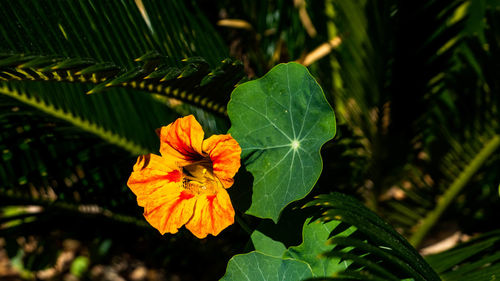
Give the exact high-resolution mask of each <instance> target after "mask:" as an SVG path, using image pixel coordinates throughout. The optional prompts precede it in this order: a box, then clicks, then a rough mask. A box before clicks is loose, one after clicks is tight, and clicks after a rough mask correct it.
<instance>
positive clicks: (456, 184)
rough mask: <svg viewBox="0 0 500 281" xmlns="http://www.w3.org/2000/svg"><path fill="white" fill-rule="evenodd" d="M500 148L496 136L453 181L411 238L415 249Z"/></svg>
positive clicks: (499, 139)
mask: <svg viewBox="0 0 500 281" xmlns="http://www.w3.org/2000/svg"><path fill="white" fill-rule="evenodd" d="M499 146H500V135H494V136H493V137H492V138H491V139H490V141H488V143H486V145H485V146H484V147H483V149H481V151H480V152H479V153H478V154H477V155H476V157H474V159H472V161H471V162H470V164H469V165H467V167H466V168H465V169H464V170H463V171H462V173H460V175H459V176H458V178H456V179H455V181H453V183H452V184H451V185H450V187H449V188H448V189H447V190H446V192H445V193H444V194H443V196H442V197H441V198H439V200H438V202H437V206H436V208H435V209H434V210H433V211H431V212H430V213H429V214H428V215H427V217H425V218H424V219H423V220H422V221H421V224H420V227H419V228H418V230H417V231H416V232H415V233H414V234H413V235H412V236H411V237H410V239H409V240H410V243H411V244H412V245H413V246H414V247H418V246H419V245H420V243H421V242H422V239H424V237H425V235H427V233H428V232H429V231H430V230H431V229H432V227H433V226H434V225H435V224H436V222H437V221H438V220H439V217H441V215H442V214H443V212H444V211H445V210H446V208H447V207H448V206H449V205H450V204H451V202H453V200H454V199H455V197H456V196H457V195H458V194H459V193H460V191H461V190H462V188H463V187H464V186H465V185H466V184H467V183H468V182H469V180H470V179H471V178H472V177H473V176H474V175H475V173H476V172H477V171H478V170H479V168H481V166H482V165H483V163H484V162H486V160H488V158H489V157H490V155H492V154H493V153H494V152H495V151H496V150H497V148H498V147H499Z"/></svg>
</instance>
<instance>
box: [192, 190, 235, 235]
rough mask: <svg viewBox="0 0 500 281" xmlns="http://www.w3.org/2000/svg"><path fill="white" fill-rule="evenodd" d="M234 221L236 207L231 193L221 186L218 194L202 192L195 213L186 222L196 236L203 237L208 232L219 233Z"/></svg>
mask: <svg viewBox="0 0 500 281" xmlns="http://www.w3.org/2000/svg"><path fill="white" fill-rule="evenodd" d="M233 223H234V209H233V205H232V204H231V199H230V198H229V194H228V193H227V191H226V190H225V189H223V188H222V187H220V188H219V189H218V193H217V194H213V195H210V194H201V195H200V196H199V197H198V198H197V200H196V206H195V208H194V214H193V217H192V218H191V220H190V221H189V222H188V223H187V224H186V228H187V229H189V230H190V231H191V232H192V233H193V234H194V235H195V236H196V237H198V238H200V239H202V238H205V237H206V236H207V234H212V235H214V236H216V235H218V234H219V233H220V232H221V231H222V230H224V229H225V228H226V227H228V226H230V225H231V224H233Z"/></svg>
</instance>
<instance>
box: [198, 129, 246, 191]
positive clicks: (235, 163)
mask: <svg viewBox="0 0 500 281" xmlns="http://www.w3.org/2000/svg"><path fill="white" fill-rule="evenodd" d="M203 152H205V153H207V154H208V155H209V156H210V160H211V161H212V163H213V172H214V174H215V175H216V176H217V178H219V180H220V181H221V182H222V184H223V185H224V187H225V188H229V187H231V186H232V185H233V182H234V180H233V177H234V175H235V174H236V172H238V169H239V168H240V155H241V148H240V145H239V144H238V142H237V141H236V140H235V139H233V137H231V135H230V134H227V135H213V136H211V137H209V138H208V139H206V140H204V141H203Z"/></svg>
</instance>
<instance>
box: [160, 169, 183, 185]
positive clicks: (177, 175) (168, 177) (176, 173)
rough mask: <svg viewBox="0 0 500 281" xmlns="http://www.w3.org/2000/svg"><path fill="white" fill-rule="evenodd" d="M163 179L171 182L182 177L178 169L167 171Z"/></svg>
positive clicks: (177, 180) (178, 180)
mask: <svg viewBox="0 0 500 281" xmlns="http://www.w3.org/2000/svg"><path fill="white" fill-rule="evenodd" d="M164 179H166V180H169V181H171V182H180V181H181V179H182V173H181V172H180V171H179V170H173V171H172V172H169V173H167V175H165V176H164Z"/></svg>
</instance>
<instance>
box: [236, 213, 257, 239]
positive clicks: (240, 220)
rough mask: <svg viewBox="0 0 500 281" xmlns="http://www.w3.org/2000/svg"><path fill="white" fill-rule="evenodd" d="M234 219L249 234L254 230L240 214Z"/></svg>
mask: <svg viewBox="0 0 500 281" xmlns="http://www.w3.org/2000/svg"><path fill="white" fill-rule="evenodd" d="M234 220H235V221H236V222H237V223H238V224H239V225H240V226H241V228H243V230H244V231H245V232H246V233H248V235H252V233H253V230H252V229H251V228H250V227H249V226H248V224H247V223H246V222H245V221H244V220H243V218H242V217H241V216H240V215H239V214H237V213H236V214H235V215H234Z"/></svg>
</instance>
